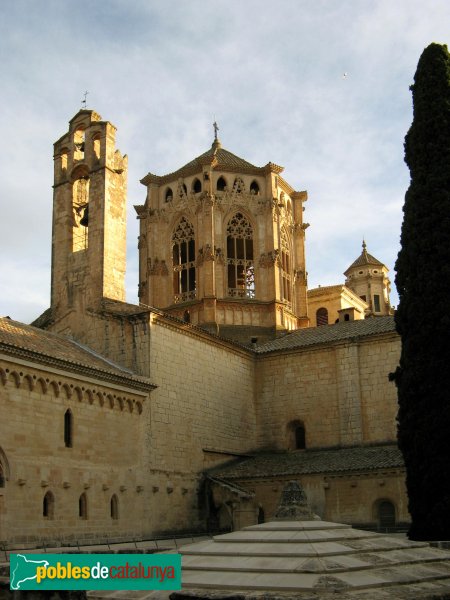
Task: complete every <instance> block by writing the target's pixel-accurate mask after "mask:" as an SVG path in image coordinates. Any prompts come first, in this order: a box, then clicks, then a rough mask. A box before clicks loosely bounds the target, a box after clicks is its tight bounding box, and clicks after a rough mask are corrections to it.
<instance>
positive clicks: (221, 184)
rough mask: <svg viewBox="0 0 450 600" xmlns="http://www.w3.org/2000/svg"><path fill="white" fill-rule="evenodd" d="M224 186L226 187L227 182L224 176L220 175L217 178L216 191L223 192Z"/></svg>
mask: <svg viewBox="0 0 450 600" xmlns="http://www.w3.org/2000/svg"><path fill="white" fill-rule="evenodd" d="M226 187H227V182H226V181H225V178H224V177H222V176H220V177H219V179H218V180H217V191H218V192H224V191H225V188H226Z"/></svg>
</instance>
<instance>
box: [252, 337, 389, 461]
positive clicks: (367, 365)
mask: <svg viewBox="0 0 450 600" xmlns="http://www.w3.org/2000/svg"><path fill="white" fill-rule="evenodd" d="M399 354H400V339H399V338H398V336H397V335H396V334H394V333H393V334H388V335H382V336H376V337H375V336H371V337H370V338H361V339H359V340H353V341H350V342H346V343H339V344H335V345H328V346H326V347H315V348H310V349H298V350H296V351H292V352H291V353H289V354H287V353H283V354H281V353H271V354H269V355H261V356H259V357H258V361H257V371H256V382H257V383H256V386H257V398H258V402H257V413H258V430H259V443H260V445H261V446H265V447H266V448H268V449H270V448H272V449H280V450H282V449H287V447H288V431H287V428H288V424H289V423H290V422H292V421H294V420H299V421H302V422H303V423H304V426H305V430H306V447H307V448H318V447H327V446H351V445H357V444H361V443H376V442H381V441H395V439H396V421H395V419H396V414H397V395H396V389H395V386H394V384H392V383H391V382H389V380H388V375H389V373H390V372H391V371H394V370H395V367H396V365H397V364H398V359H399Z"/></svg>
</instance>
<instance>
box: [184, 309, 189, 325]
mask: <svg viewBox="0 0 450 600" xmlns="http://www.w3.org/2000/svg"><path fill="white" fill-rule="evenodd" d="M183 321H184V322H185V323H190V322H191V313H190V312H189V311H188V310H185V311H184V314H183Z"/></svg>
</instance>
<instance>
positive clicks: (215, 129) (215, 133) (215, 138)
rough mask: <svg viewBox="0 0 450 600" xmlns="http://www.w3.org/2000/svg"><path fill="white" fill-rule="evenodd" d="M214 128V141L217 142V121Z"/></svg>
mask: <svg viewBox="0 0 450 600" xmlns="http://www.w3.org/2000/svg"><path fill="white" fill-rule="evenodd" d="M213 127H214V141H217V132H218V131H219V126H218V125H217V123H216V122H215V121H214V123H213Z"/></svg>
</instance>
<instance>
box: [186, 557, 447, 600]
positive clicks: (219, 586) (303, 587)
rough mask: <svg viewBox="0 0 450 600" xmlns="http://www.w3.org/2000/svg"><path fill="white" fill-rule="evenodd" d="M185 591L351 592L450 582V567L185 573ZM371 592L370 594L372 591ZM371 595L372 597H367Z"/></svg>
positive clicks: (430, 565)
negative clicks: (194, 589)
mask: <svg viewBox="0 0 450 600" xmlns="http://www.w3.org/2000/svg"><path fill="white" fill-rule="evenodd" d="M182 581H183V588H187V589H189V588H211V589H216V590H249V589H252V590H264V591H267V592H270V591H275V590H276V591H279V592H280V591H286V592H287V591H297V592H301V591H320V590H327V589H328V590H330V591H331V590H335V591H350V590H359V589H368V590H370V589H372V588H386V587H388V586H397V585H399V584H401V585H406V584H416V583H425V582H427V583H428V582H434V581H440V582H446V583H449V582H450V566H449V565H448V564H447V565H444V564H442V563H430V564H427V565H426V566H425V565H422V566H420V568H419V567H417V566H416V565H411V566H409V568H405V567H402V569H395V568H390V569H372V570H370V571H356V572H345V573H336V574H325V575H324V574H317V573H314V574H313V573H272V572H261V571H260V572H251V571H231V572H230V571H220V570H216V571H214V570H202V571H193V570H189V569H187V570H183V577H182ZM369 593H370V592H369ZM370 597H371V596H370V595H369V596H368V598H370Z"/></svg>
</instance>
